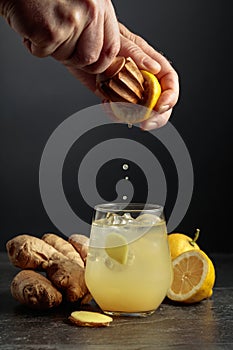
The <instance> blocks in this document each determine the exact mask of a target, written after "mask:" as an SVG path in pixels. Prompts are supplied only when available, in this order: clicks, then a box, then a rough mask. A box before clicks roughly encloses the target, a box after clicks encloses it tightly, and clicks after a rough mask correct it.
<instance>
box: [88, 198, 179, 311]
mask: <svg viewBox="0 0 233 350" xmlns="http://www.w3.org/2000/svg"><path fill="white" fill-rule="evenodd" d="M94 209H95V210H94V217H93V221H92V227H91V235H90V245H89V251H88V256H87V261H86V272H85V279H86V284H87V287H88V289H89V291H90V293H91V294H92V296H93V298H94V300H95V301H96V303H97V304H98V305H99V306H100V308H101V309H102V310H103V311H104V313H106V314H109V315H114V316H116V315H117V316H147V315H150V314H152V313H153V312H154V311H155V310H156V309H157V308H158V306H159V305H160V304H161V302H162V301H163V299H164V298H165V296H166V293H167V290H168V288H169V287H170V284H171V281H172V267H171V257H170V252H169V247H168V240H167V230H166V222H165V219H164V213H163V207H162V206H159V205H154V204H137V203H135V204H133V203H130V204H128V205H127V206H126V204H125V203H109V204H102V205H97V206H95V208H94Z"/></svg>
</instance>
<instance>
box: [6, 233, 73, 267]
mask: <svg viewBox="0 0 233 350" xmlns="http://www.w3.org/2000/svg"><path fill="white" fill-rule="evenodd" d="M6 248H7V252H8V257H9V259H10V261H11V262H12V264H13V265H15V266H17V267H20V268H21V269H33V270H45V269H46V268H47V266H48V264H49V261H50V260H51V261H53V260H58V259H63V260H64V259H67V258H66V257H65V256H63V255H62V254H61V253H60V252H58V251H57V250H56V249H54V248H53V247H52V246H51V245H49V244H48V243H46V242H44V241H43V240H42V239H40V238H37V237H34V236H30V235H26V234H25V235H19V236H16V237H14V238H12V239H11V240H10V241H8V242H7V244H6Z"/></svg>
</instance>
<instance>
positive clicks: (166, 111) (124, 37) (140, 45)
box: [70, 23, 179, 130]
mask: <svg viewBox="0 0 233 350" xmlns="http://www.w3.org/2000/svg"><path fill="white" fill-rule="evenodd" d="M119 28H120V33H121V47H120V51H119V55H120V56H124V57H131V58H132V59H133V60H134V61H135V63H136V64H137V66H138V67H139V68H140V69H145V70H148V71H150V72H151V73H153V74H155V75H156V76H157V77H158V79H159V81H160V84H161V87H162V94H161V96H160V98H159V100H158V102H157V104H156V106H155V110H154V111H153V112H152V116H151V117H150V118H149V119H148V120H146V121H144V122H142V123H141V128H142V129H143V130H152V129H156V128H159V127H161V126H163V125H165V124H166V123H167V121H168V119H169V118H170V115H171V113H172V109H173V107H174V106H175V104H176V102H177V100H178V96H179V80H178V75H177V73H176V71H175V70H174V68H173V67H172V66H171V64H170V63H169V61H168V60H167V59H166V58H165V57H164V56H163V55H162V54H161V53H159V52H158V51H156V50H155V49H154V48H153V47H151V46H150V45H149V44H148V43H147V42H146V41H145V40H144V39H142V38H141V37H140V36H137V35H135V34H133V33H132V32H130V31H129V30H128V29H127V28H126V27H125V26H123V25H122V24H120V23H119ZM70 71H71V73H72V74H73V75H74V76H76V77H77V78H78V79H79V80H80V81H81V82H82V83H83V84H85V85H86V86H87V87H88V88H89V89H91V90H92V91H93V92H95V93H96V94H97V95H99V96H100V97H102V98H103V96H102V95H101V94H100V92H99V91H98V90H96V76H95V75H93V74H89V73H87V72H84V71H82V70H80V69H76V68H75V67H72V68H71V69H70ZM105 110H106V111H108V114H111V112H110V109H108V107H107V106H105ZM112 117H113V116H112Z"/></svg>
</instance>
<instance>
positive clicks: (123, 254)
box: [105, 233, 128, 265]
mask: <svg viewBox="0 0 233 350" xmlns="http://www.w3.org/2000/svg"><path fill="white" fill-rule="evenodd" d="M105 251H106V253H107V254H108V256H109V257H110V258H112V259H113V260H116V261H117V262H118V263H120V264H122V265H124V264H126V261H127V258H128V243H127V241H126V239H125V237H124V236H122V235H120V234H117V233H110V234H109V235H108V236H107V237H106V240H105Z"/></svg>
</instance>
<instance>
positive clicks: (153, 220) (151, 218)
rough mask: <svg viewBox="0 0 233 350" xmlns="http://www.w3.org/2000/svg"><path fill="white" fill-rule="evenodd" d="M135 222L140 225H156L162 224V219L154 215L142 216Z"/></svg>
mask: <svg viewBox="0 0 233 350" xmlns="http://www.w3.org/2000/svg"><path fill="white" fill-rule="evenodd" d="M135 220H136V221H137V222H139V223H140V225H144V224H145V225H155V224H157V223H159V222H161V219H160V217H159V216H157V215H153V214H141V215H139V216H138V217H137V218H136V219H135Z"/></svg>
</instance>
